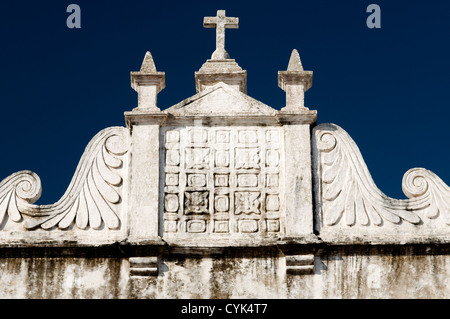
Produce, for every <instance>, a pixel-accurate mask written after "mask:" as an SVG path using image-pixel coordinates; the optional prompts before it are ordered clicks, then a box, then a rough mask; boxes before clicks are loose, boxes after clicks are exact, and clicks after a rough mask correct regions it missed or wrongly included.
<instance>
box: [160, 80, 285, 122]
mask: <svg viewBox="0 0 450 319" xmlns="http://www.w3.org/2000/svg"><path fill="white" fill-rule="evenodd" d="M165 112H167V113H170V114H173V115H176V116H182V115H222V116H223V115H229V116H233V115H245V114H248V115H276V114H277V113H278V111H277V110H276V109H274V108H272V107H270V106H268V105H266V104H264V103H262V102H260V101H258V100H255V99H254V98H252V97H250V96H248V95H246V94H244V93H242V92H240V91H238V90H236V89H235V88H233V87H230V86H229V85H227V84H225V83H223V82H220V83H218V84H216V85H214V86H211V87H210V88H207V89H205V90H204V91H202V92H199V93H197V94H195V95H194V96H192V97H190V98H187V99H186V100H184V101H181V102H180V103H178V104H175V105H174V106H172V107H170V108H168V109H166V110H165Z"/></svg>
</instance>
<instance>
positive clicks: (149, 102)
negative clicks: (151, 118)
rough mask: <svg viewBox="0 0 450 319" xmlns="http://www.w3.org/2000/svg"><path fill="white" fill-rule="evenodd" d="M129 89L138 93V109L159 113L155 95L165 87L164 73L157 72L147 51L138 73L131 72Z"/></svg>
mask: <svg viewBox="0 0 450 319" xmlns="http://www.w3.org/2000/svg"><path fill="white" fill-rule="evenodd" d="M131 87H132V88H133V89H134V90H135V91H136V92H137V93H138V95H139V96H138V108H139V109H149V110H154V111H160V109H159V108H158V107H157V95H158V93H159V92H161V91H162V90H163V89H164V88H165V87H166V80H165V73H164V72H157V71H156V67H155V62H154V61H153V57H152V55H151V53H150V52H148V51H147V53H146V54H145V57H144V61H143V62H142V66H141V70H140V71H139V72H131Z"/></svg>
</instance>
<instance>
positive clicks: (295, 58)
mask: <svg viewBox="0 0 450 319" xmlns="http://www.w3.org/2000/svg"><path fill="white" fill-rule="evenodd" d="M287 70H288V71H290V72H293V71H294V72H295V71H303V65H302V61H301V60H300V54H298V51H297V50H296V49H294V50H292V53H291V58H290V59H289V65H288V68H287Z"/></svg>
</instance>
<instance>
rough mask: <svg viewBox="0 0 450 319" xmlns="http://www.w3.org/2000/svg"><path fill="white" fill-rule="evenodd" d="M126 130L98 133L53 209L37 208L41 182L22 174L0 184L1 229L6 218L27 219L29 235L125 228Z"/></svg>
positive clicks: (113, 128) (127, 135) (127, 136)
mask: <svg viewBox="0 0 450 319" xmlns="http://www.w3.org/2000/svg"><path fill="white" fill-rule="evenodd" d="M129 143H130V141H129V132H128V130H127V129H126V128H122V127H111V128H107V129H105V130H103V131H101V132H99V133H98V134H97V135H96V136H95V137H94V138H93V139H92V140H91V142H90V143H89V144H88V146H87V147H86V150H85V152H84V154H83V156H82V158H81V160H80V163H79V164H78V167H77V169H76V172H75V174H74V177H73V178H72V181H71V183H70V185H69V187H68V189H67V191H66V193H65V194H64V195H63V196H62V197H61V199H60V200H59V201H58V202H56V203H55V204H53V205H40V206H39V205H34V202H36V201H37V200H38V199H39V197H40V194H41V184H40V180H39V177H38V176H37V175H36V174H34V173H33V172H30V171H23V172H18V173H15V174H13V175H11V176H10V177H8V178H6V179H5V180H3V181H2V182H1V183H0V224H1V223H2V222H3V221H4V219H5V217H6V215H8V216H9V218H10V219H11V220H12V221H14V222H20V221H21V220H22V216H23V215H25V216H27V217H28V218H26V220H25V223H24V226H25V228H27V229H33V228H37V227H41V228H42V229H46V230H49V229H52V228H54V227H58V228H60V229H68V228H70V227H72V226H73V225H76V227H78V228H80V229H87V228H88V227H90V228H93V229H97V230H98V229H102V228H103V226H106V227H107V228H108V229H118V228H120V219H119V216H118V213H119V212H118V204H120V203H121V187H120V186H121V184H122V168H123V156H124V155H125V154H126V153H127V152H128V149H129Z"/></svg>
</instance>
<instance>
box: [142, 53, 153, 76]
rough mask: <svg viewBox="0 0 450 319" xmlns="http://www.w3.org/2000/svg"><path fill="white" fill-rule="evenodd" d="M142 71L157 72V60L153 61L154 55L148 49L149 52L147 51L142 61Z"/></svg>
mask: <svg viewBox="0 0 450 319" xmlns="http://www.w3.org/2000/svg"><path fill="white" fill-rule="evenodd" d="M141 72H142V73H155V72H156V67H155V62H154V61H153V57H152V54H151V53H150V51H147V53H145V57H144V61H143V62H142V66H141Z"/></svg>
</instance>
